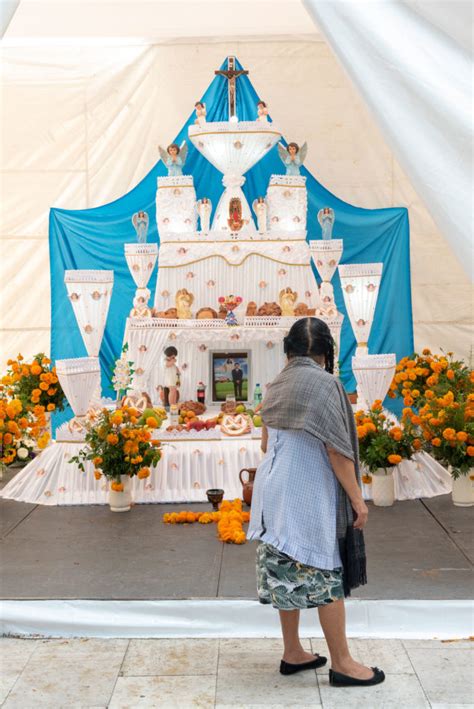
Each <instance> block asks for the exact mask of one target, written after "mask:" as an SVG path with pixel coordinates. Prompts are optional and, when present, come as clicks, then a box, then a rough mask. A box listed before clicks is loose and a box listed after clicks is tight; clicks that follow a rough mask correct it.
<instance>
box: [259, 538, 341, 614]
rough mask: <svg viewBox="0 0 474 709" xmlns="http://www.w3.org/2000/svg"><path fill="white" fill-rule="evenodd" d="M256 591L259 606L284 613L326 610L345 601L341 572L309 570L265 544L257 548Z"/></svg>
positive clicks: (336, 570)
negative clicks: (268, 604) (331, 605)
mask: <svg viewBox="0 0 474 709" xmlns="http://www.w3.org/2000/svg"><path fill="white" fill-rule="evenodd" d="M257 591H258V600H259V601H260V603H271V604H272V606H273V607H274V608H277V609H278V610H281V611H293V610H296V609H303V608H317V607H318V606H325V605H326V604H328V603H332V602H333V601H338V600H340V599H341V598H344V588H343V584H342V568H338V569H333V570H332V571H328V570H326V569H316V568H314V566H306V565H305V564H301V563H300V562H299V561H295V560H294V559H291V558H290V557H289V556H286V554H283V553H282V552H281V551H278V549H275V547H272V546H271V545H270V544H266V543H264V542H262V543H260V544H259V546H258V548H257Z"/></svg>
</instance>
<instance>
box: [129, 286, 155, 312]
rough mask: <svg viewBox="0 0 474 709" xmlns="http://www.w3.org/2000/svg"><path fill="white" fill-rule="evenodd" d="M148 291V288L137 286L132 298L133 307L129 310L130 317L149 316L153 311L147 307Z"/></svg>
mask: <svg viewBox="0 0 474 709" xmlns="http://www.w3.org/2000/svg"><path fill="white" fill-rule="evenodd" d="M150 295H151V294H150V291H149V290H148V288H138V289H137V292H136V294H135V298H134V299H133V308H132V309H131V311H130V317H131V318H151V317H152V316H153V311H152V309H151V308H149V307H148V301H149V299H150Z"/></svg>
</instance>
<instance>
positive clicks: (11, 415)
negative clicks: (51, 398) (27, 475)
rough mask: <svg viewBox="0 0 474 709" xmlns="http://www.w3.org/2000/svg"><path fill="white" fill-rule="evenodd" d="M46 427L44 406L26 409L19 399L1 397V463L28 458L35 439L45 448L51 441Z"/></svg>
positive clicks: (6, 463) (5, 463)
mask: <svg viewBox="0 0 474 709" xmlns="http://www.w3.org/2000/svg"><path fill="white" fill-rule="evenodd" d="M45 427H46V416H45V414H44V408H43V407H42V406H35V407H34V409H33V411H25V409H24V407H23V404H22V403H21V401H20V400H19V399H7V398H5V397H2V398H0V463H3V465H11V464H12V463H15V462H16V461H18V460H19V461H22V460H27V459H28V458H29V457H31V455H32V450H33V444H34V442H35V441H36V444H37V445H38V447H39V448H45V447H46V445H47V444H48V441H49V433H47V432H45V430H44V429H45Z"/></svg>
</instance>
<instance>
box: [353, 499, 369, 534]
mask: <svg viewBox="0 0 474 709" xmlns="http://www.w3.org/2000/svg"><path fill="white" fill-rule="evenodd" d="M352 509H353V510H354V514H355V519H354V529H363V528H364V527H365V525H366V524H367V518H368V516H369V510H368V507H367V505H366V504H365V502H364V500H358V501H357V502H355V503H352Z"/></svg>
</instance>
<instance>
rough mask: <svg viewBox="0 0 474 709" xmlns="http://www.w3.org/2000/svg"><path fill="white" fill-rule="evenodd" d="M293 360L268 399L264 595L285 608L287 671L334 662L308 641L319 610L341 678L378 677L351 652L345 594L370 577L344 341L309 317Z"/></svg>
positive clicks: (260, 555) (297, 329) (334, 675)
mask: <svg viewBox="0 0 474 709" xmlns="http://www.w3.org/2000/svg"><path fill="white" fill-rule="evenodd" d="M284 347H285V354H286V355H287V357H288V364H287V365H286V367H285V368H284V369H283V371H282V372H281V373H280V374H279V375H278V377H277V378H276V379H275V380H274V381H273V382H272V384H271V385H270V386H269V388H268V393H267V396H266V397H265V400H264V402H263V408H262V417H263V423H264V429H263V432H262V449H263V451H264V453H265V457H264V459H263V461H262V463H261V464H260V466H259V468H258V473H257V477H256V480H255V486H254V492H253V497H252V511H251V519H250V525H249V531H248V538H249V539H259V540H260V542H261V543H260V545H259V547H258V551H257V586H258V596H259V600H260V602H261V603H271V604H272V605H273V607H274V608H277V609H278V611H279V613H280V622H281V628H282V633H283V641H284V654H283V659H282V661H281V665H280V672H281V673H282V674H293V673H295V672H299V671H301V670H305V669H314V668H316V667H322V666H323V665H325V664H326V662H327V660H326V658H325V657H320V656H319V655H316V656H314V655H311V654H310V653H307V652H305V650H304V649H303V647H302V645H301V642H300V638H299V633H298V627H299V614H300V609H303V608H317V609H318V612H319V620H320V623H321V626H322V629H323V632H324V636H325V638H326V641H327V644H328V647H329V652H330V655H331V665H332V667H331V669H330V671H329V681H330V683H331V684H332V685H333V686H349V685H366V686H367V685H373V684H379V683H380V682H383V680H384V679H385V675H384V673H383V672H382V671H381V670H379V669H378V668H376V667H372V668H369V667H365V666H364V665H361V664H360V663H358V662H356V661H355V660H354V659H353V658H352V657H351V655H350V652H349V648H348V645H347V638H346V630H345V610H344V597H345V596H348V595H349V594H350V591H351V589H353V588H357V586H360V585H362V584H365V583H366V581H367V579H366V559H365V546H364V538H363V534H362V528H363V527H364V525H365V523H366V521H367V515H368V510H367V506H366V505H365V502H364V500H363V499H362V494H361V491H360V486H359V477H360V476H359V464H358V446H357V434H356V429H355V423H354V416H353V412H352V408H351V405H350V403H349V400H348V398H347V395H346V393H345V391H344V389H343V387H342V384H341V383H340V382H339V380H338V379H336V378H335V377H333V376H332V373H333V368H334V342H333V339H332V336H331V333H330V330H329V328H328V326H327V325H326V323H324V322H323V321H322V320H318V319H317V318H303V319H301V320H298V321H297V322H296V323H295V324H294V325H293V327H292V328H291V330H290V332H289V334H288V335H287V337H285V340H284Z"/></svg>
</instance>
